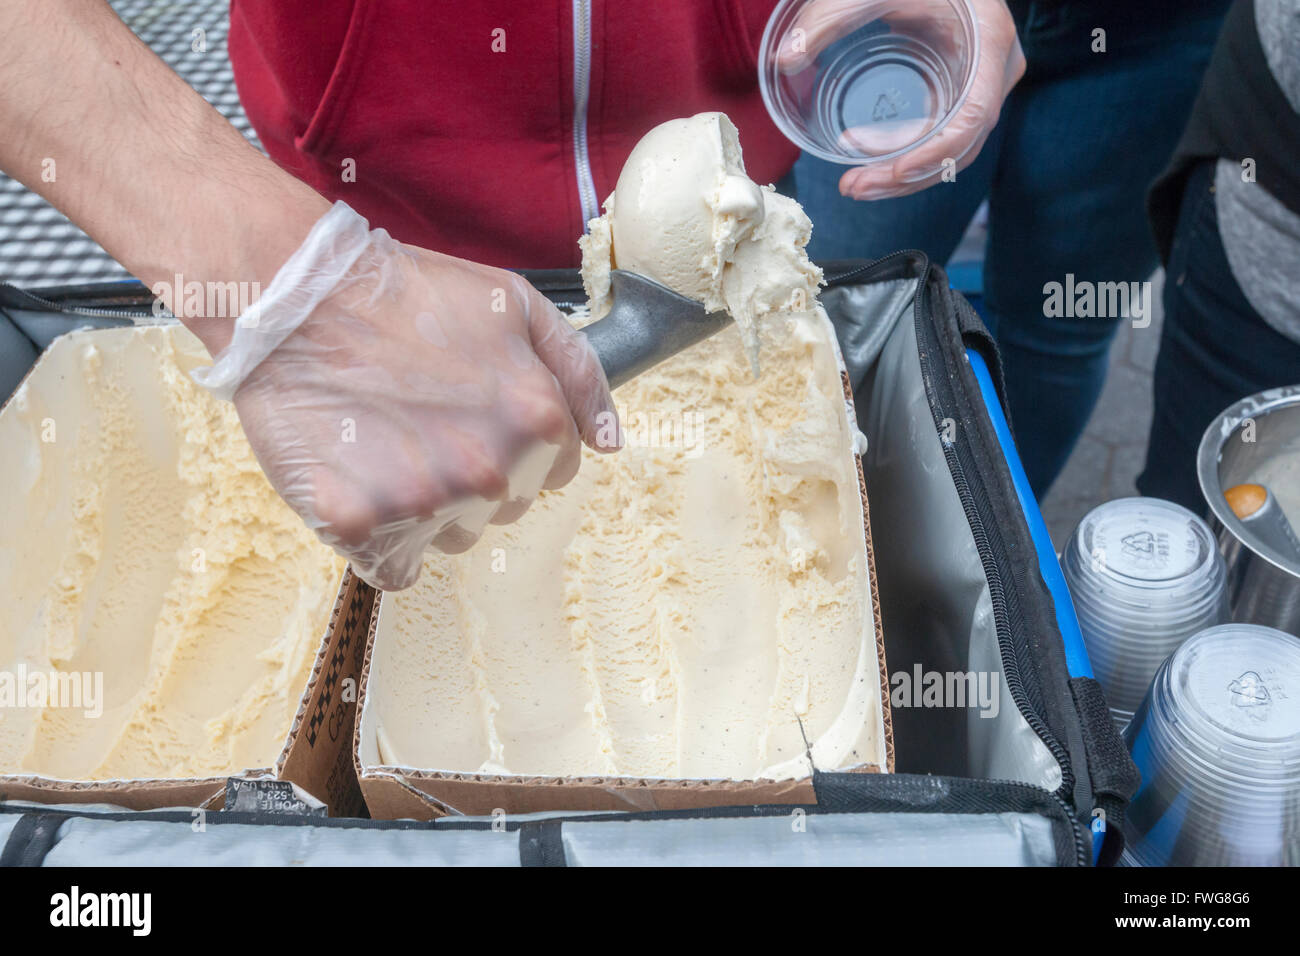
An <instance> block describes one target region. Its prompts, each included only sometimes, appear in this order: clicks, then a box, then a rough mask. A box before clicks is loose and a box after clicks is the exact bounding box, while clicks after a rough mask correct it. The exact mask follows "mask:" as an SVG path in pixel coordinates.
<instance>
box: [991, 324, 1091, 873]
mask: <svg viewBox="0 0 1300 956" xmlns="http://www.w3.org/2000/svg"><path fill="white" fill-rule="evenodd" d="M966 358H967V360H968V361H969V362H970V365H971V368H972V369H973V370H974V372H975V380H976V381H978V382H979V385H980V395H981V396H982V397H983V399H984V408H985V410H986V411H987V412H988V415H989V420H990V421H991V422H992V423H993V430H994V431H995V432H996V433H997V436H998V444H1000V445H1001V446H1002V456H1003V457H1004V458H1005V459H1006V461H1007V469H1008V470H1009V471H1010V472H1011V481H1012V484H1014V485H1015V486H1016V497H1017V498H1019V499H1020V510H1021V511H1022V512H1024V515H1025V522H1026V524H1028V525H1029V533H1030V535H1031V536H1032V537H1033V539H1034V550H1035V551H1036V552H1037V553H1038V568H1039V572H1040V574H1041V575H1042V578H1043V583H1044V584H1046V585H1047V590H1048V591H1049V592H1051V595H1052V604H1053V605H1054V606H1055V608H1056V626H1057V627H1058V628H1059V629H1060V631H1061V640H1062V643H1063V644H1064V645H1065V666H1066V669H1067V670H1068V671H1069V672H1070V676H1071V677H1092V676H1093V673H1092V662H1091V661H1089V660H1088V651H1087V648H1085V647H1084V646H1083V634H1082V632H1081V631H1080V630H1079V619H1078V618H1077V617H1075V614H1074V602H1073V601H1072V600H1071V599H1070V590H1069V588H1067V587H1066V586H1065V575H1064V574H1062V573H1061V564H1060V562H1059V561H1058V560H1057V558H1056V549H1055V548H1054V547H1052V538H1051V535H1049V534H1048V533H1047V525H1046V523H1044V521H1043V513H1042V512H1041V511H1039V509H1038V500H1037V499H1036V498H1035V497H1034V492H1033V491H1032V490H1031V489H1030V487H1029V478H1028V477H1026V475H1025V466H1024V465H1022V464H1021V463H1020V454H1019V452H1017V451H1016V443H1015V440H1014V439H1013V438H1012V437H1011V429H1010V428H1009V427H1008V426H1007V418H1006V415H1004V414H1003V413H1002V402H1001V401H1000V400H999V399H998V391H997V388H996V387H995V386H994V385H993V376H992V375H990V374H989V367H988V365H987V364H985V362H984V356H982V355H980V354H979V353H978V352H976V351H975V350H974V349H967V350H966ZM1105 836H1106V833H1105V831H1104V830H1100V831H1099V830H1093V831H1092V865H1093V866H1096V865H1097V860H1098V859H1100V857H1101V846H1102V842H1103V840H1104V839H1105Z"/></svg>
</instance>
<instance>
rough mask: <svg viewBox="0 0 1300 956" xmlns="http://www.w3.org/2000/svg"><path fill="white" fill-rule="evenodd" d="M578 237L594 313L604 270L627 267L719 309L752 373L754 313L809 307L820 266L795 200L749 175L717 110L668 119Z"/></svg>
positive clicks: (604, 292)
mask: <svg viewBox="0 0 1300 956" xmlns="http://www.w3.org/2000/svg"><path fill="white" fill-rule="evenodd" d="M588 230H589V232H588V234H587V235H586V236H583V237H582V239H580V240H579V245H580V246H581V248H582V276H583V284H584V286H585V288H586V292H587V297H588V299H589V301H590V304H591V312H592V315H593V316H595V317H597V318H598V317H600V316H601V315H604V314H605V313H606V312H608V311H609V307H610V281H609V273H610V269H612V268H613V269H626V270H627V271H629V272H636V273H639V274H640V275H644V276H648V277H650V278H651V279H654V280H655V281H657V282H661V283H663V284H664V285H666V286H668V287H669V288H670V289H673V290H674V291H676V292H679V293H681V294H682V295H685V296H688V297H690V298H692V299H696V300H697V301H699V302H702V303H704V306H705V308H707V309H708V310H709V311H711V312H712V311H720V310H723V309H725V310H726V311H727V312H729V313H730V314H731V316H732V318H734V319H735V320H736V324H737V325H738V326H739V327H740V331H741V337H742V340H743V341H744V344H745V348H746V351H747V352H748V353H749V357H750V361H751V364H752V365H753V366H754V371H755V374H757V371H758V328H757V320H758V318H759V317H760V316H762V315H764V314H766V313H768V312H774V311H778V310H796V311H802V310H806V309H809V308H812V306H813V303H814V299H815V297H816V295H817V288H818V286H819V285H820V284H821V278H822V274H821V270H820V269H819V268H817V267H816V266H815V265H813V264H812V263H811V262H810V261H809V260H808V255H807V253H806V252H805V251H804V247H805V246H806V245H807V242H808V238H809V236H810V235H811V233H812V223H811V222H810V221H809V220H808V217H807V216H806V215H805V214H804V211H803V209H802V208H801V207H800V206H799V204H798V203H797V202H795V201H794V200H793V199H789V198H787V197H785V196H781V195H779V194H778V193H777V192H776V190H775V189H773V188H772V187H771V186H764V187H762V188H760V187H759V186H758V185H757V184H756V183H754V181H753V180H751V179H750V178H749V176H748V175H746V173H745V164H744V161H743V159H742V156H741V150H740V138H739V135H738V134H737V132H736V127H735V126H734V125H733V124H732V122H731V120H729V119H728V118H727V117H726V115H724V114H722V113H699V114H697V115H695V116H692V117H689V118H686V119H675V120H669V121H668V122H666V123H661V124H660V125H658V126H656V127H655V128H654V129H652V130H650V132H648V133H647V134H646V135H645V136H644V137H642V139H641V141H640V142H639V143H637V145H636V148H635V149H633V150H632V153H631V155H629V156H628V159H627V162H626V163H624V165H623V170H622V173H621V174H620V175H619V178H618V183H617V184H616V185H615V188H614V192H612V193H611V194H610V196H609V198H608V199H607V200H605V213H604V215H602V216H599V217H597V218H595V219H593V220H591V222H590V223H589V224H588Z"/></svg>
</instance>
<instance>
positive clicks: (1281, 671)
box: [1168, 624, 1300, 759]
mask: <svg viewBox="0 0 1300 956" xmlns="http://www.w3.org/2000/svg"><path fill="white" fill-rule="evenodd" d="M1169 666H1170V674H1169V684H1168V689H1169V696H1170V700H1169V704H1170V706H1171V708H1172V709H1173V710H1175V711H1177V712H1178V713H1179V714H1180V715H1182V717H1183V719H1184V720H1185V721H1186V722H1187V725H1188V727H1187V729H1188V730H1189V731H1192V732H1193V733H1194V735H1195V736H1196V737H1197V738H1200V739H1201V740H1202V741H1203V742H1204V743H1206V744H1211V745H1213V744H1214V743H1215V742H1216V740H1218V739H1220V738H1224V737H1231V738H1233V743H1235V744H1237V745H1244V746H1246V747H1258V748H1260V749H1261V750H1262V749H1268V750H1270V751H1274V750H1276V752H1277V756H1279V757H1284V756H1287V755H1291V756H1294V757H1295V758H1296V759H1300V639H1297V638H1295V637H1292V636H1291V635H1290V634H1286V633H1283V632H1282V631H1278V630H1274V629H1273V628H1271V627H1261V626H1259V625H1255V624H1222V625H1220V626H1218V627H1212V628H1209V629H1207V630H1204V631H1202V632H1201V633H1199V634H1197V635H1195V636H1194V637H1191V638H1188V639H1187V641H1185V642H1184V643H1183V645H1182V646H1181V647H1180V648H1179V649H1178V650H1177V651H1176V652H1175V653H1174V656H1173V657H1172V658H1171V659H1170V662H1169Z"/></svg>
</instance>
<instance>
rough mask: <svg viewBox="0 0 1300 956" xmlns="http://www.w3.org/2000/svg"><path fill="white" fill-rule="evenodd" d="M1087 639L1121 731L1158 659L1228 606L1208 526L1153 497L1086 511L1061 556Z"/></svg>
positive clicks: (1219, 617) (1222, 571)
mask: <svg viewBox="0 0 1300 956" xmlns="http://www.w3.org/2000/svg"><path fill="white" fill-rule="evenodd" d="M1061 566H1062V570H1063V571H1064V573H1065V579H1066V583H1067V584H1068V585H1069V588H1070V596H1071V597H1072V598H1073V601H1074V609H1075V612H1076V613H1077V615H1078V618H1079V627H1080V630H1081V631H1082V632H1083V640H1084V644H1085V646H1086V647H1087V649H1088V656H1089V658H1090V659H1091V661H1092V668H1093V672H1094V673H1095V674H1096V676H1097V680H1098V682H1100V684H1101V686H1102V690H1104V691H1105V693H1106V700H1107V702H1108V703H1109V704H1110V708H1111V714H1112V715H1113V716H1114V717H1115V720H1116V723H1118V724H1119V726H1120V727H1121V729H1122V728H1123V727H1124V725H1125V724H1127V723H1128V721H1129V719H1130V718H1131V717H1132V716H1133V712H1134V711H1135V710H1136V709H1137V706H1138V704H1139V703H1140V702H1141V701H1142V698H1143V696H1144V695H1145V694H1146V691H1147V688H1148V687H1149V686H1150V684H1151V679H1152V677H1153V676H1154V675H1155V673H1156V670H1157V668H1159V667H1160V665H1161V663H1162V662H1163V661H1164V660H1165V658H1167V657H1168V656H1169V655H1170V654H1172V653H1173V652H1174V651H1175V650H1176V649H1177V648H1178V646H1179V645H1180V644H1182V643H1183V641H1185V640H1186V639H1187V638H1189V637H1190V636H1191V635H1193V634H1195V633H1197V632H1198V631H1201V630H1204V629H1205V628H1207V627H1212V626H1213V625H1215V624H1219V623H1222V622H1223V621H1224V620H1225V619H1226V617H1227V612H1228V604H1227V594H1226V571H1225V568H1224V563H1223V557H1222V555H1220V553H1219V550H1218V547H1217V546H1216V543H1215V540H1214V535H1213V534H1212V533H1211V531H1210V528H1209V526H1208V525H1207V524H1206V523H1205V522H1204V521H1203V520H1201V519H1200V518H1199V517H1197V516H1196V515H1194V514H1192V513H1191V512H1190V511H1188V510H1187V509H1186V508H1183V507H1181V506H1179V505H1176V504H1173V503H1172V502H1168V501H1162V500H1160V499H1158V498H1120V499H1118V500H1116V501H1110V502H1107V503H1106V504H1104V505H1101V506H1099V507H1097V508H1094V509H1093V510H1092V511H1090V512H1089V513H1088V514H1087V515H1086V516H1085V517H1084V519H1083V521H1081V522H1080V523H1079V527H1078V528H1076V529H1075V532H1074V534H1073V535H1072V536H1071V538H1070V541H1069V543H1068V544H1067V545H1066V549H1065V553H1064V554H1063V555H1062V558H1061Z"/></svg>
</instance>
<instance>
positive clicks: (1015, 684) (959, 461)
mask: <svg viewBox="0 0 1300 956" xmlns="http://www.w3.org/2000/svg"><path fill="white" fill-rule="evenodd" d="M928 277H929V265H928V264H927V266H926V268H925V274H924V275H923V276H922V277H921V279H920V284H919V285H918V286H917V299H916V305H917V306H918V307H917V308H916V309H915V310H914V311H915V326H916V335H917V341H918V342H923V343H924V347H923V348H921V349H919V350H918V358H919V359H920V363H921V374H922V376H923V377H924V378H925V379H926V380H927V381H929V382H932V383H933V386H934V391H935V393H936V394H935V395H934V396H933V399H932V400H931V402H930V414H931V415H932V416H934V418H935V427H936V428H938V427H939V423H940V422H941V421H942V418H943V417H944V416H943V415H942V412H943V411H944V409H945V408H949V409H952V411H953V412H954V413H956V412H957V409H956V408H955V405H956V402H955V396H953V395H952V394H950V392H951V389H950V385H949V378H948V373H949V372H951V371H952V370H951V369H949V368H948V367H947V361H946V357H945V356H944V352H943V348H942V344H941V343H940V341H939V336H938V332H937V331H936V330H935V329H934V327H933V326H932V325H931V324H930V323H928V322H924V321H922V318H921V317H922V313H923V311H924V310H923V308H922V306H923V305H924V303H923V302H922V300H921V298H920V297H921V296H922V295H928V283H927V279H928ZM935 357H937V358H938V359H939V361H941V362H943V363H944V367H943V369H942V370H941V371H942V372H943V373H944V374H942V375H935V374H934V372H935V369H934V368H933V366H932V364H931V363H932V360H933V359H934V358H935ZM940 444H941V445H942V446H943V454H944V458H945V460H946V461H947V463H948V470H949V471H950V472H952V477H953V483H954V484H955V485H956V487H957V494H958V497H959V498H960V499H961V504H962V509H963V510H964V511H965V512H966V519H967V522H968V523H969V524H970V529H971V534H972V536H973V537H974V538H975V547H976V550H977V551H978V552H979V555H980V560H981V561H982V562H983V564H984V576H985V578H986V579H987V580H988V583H989V596H990V599H991V601H992V603H993V617H994V620H995V622H996V623H997V632H998V649H999V652H1000V654H1001V657H1002V667H1003V672H1004V674H1005V677H1006V681H1007V686H1008V688H1009V689H1010V691H1011V696H1012V699H1013V700H1014V701H1015V702H1016V706H1017V707H1018V708H1019V709H1020V713H1021V715H1022V716H1023V717H1024V718H1025V720H1026V721H1027V722H1028V723H1029V725H1030V727H1032V728H1033V730H1034V733H1036V734H1037V735H1038V737H1039V739H1040V740H1042V741H1043V744H1044V745H1045V746H1046V747H1047V748H1048V750H1050V751H1051V753H1052V756H1053V757H1055V758H1056V761H1057V763H1058V764H1060V767H1061V774H1062V780H1061V788H1060V789H1061V791H1064V792H1065V793H1071V792H1073V789H1074V772H1073V769H1072V767H1071V764H1070V757H1069V754H1068V753H1066V751H1065V748H1064V747H1063V746H1062V745H1061V743H1060V741H1058V740H1057V739H1056V735H1055V734H1053V733H1052V731H1051V729H1050V728H1048V726H1047V724H1046V723H1045V722H1044V721H1043V719H1042V717H1040V716H1039V715H1038V713H1037V712H1035V711H1034V709H1033V708H1032V707H1031V706H1030V704H1029V699H1028V695H1027V694H1026V693H1025V689H1024V684H1023V682H1022V681H1021V677H1020V667H1019V665H1018V664H1017V663H1016V657H1015V645H1014V641H1013V639H1012V636H1011V633H1010V623H1009V617H1008V612H1007V604H1006V597H1005V587H1004V584H1003V580H1002V572H1001V568H1000V567H999V558H1001V557H1003V556H1001V555H996V554H994V553H993V547H992V545H991V543H990V541H989V538H988V534H987V533H986V532H985V530H984V519H983V517H982V516H981V514H980V512H979V509H978V508H977V507H976V506H975V495H974V492H973V491H972V489H971V481H970V479H969V478H968V477H967V475H968V472H969V473H972V474H974V475H975V476H976V480H979V478H978V475H979V470H978V469H977V468H968V467H967V463H966V462H964V461H963V453H962V452H961V451H960V450H959V447H960V446H959V444H958V443H951V444H950V443H947V442H941V443H940ZM981 490H982V491H984V497H985V498H986V499H987V498H988V497H989V495H988V493H987V489H983V488H982V487H981Z"/></svg>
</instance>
